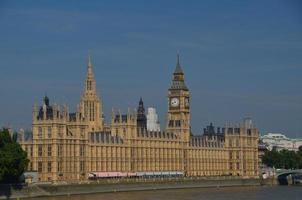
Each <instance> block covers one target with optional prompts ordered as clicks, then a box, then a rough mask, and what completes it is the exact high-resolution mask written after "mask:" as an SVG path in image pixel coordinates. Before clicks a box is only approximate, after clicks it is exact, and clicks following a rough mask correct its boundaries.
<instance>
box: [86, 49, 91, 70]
mask: <svg viewBox="0 0 302 200" xmlns="http://www.w3.org/2000/svg"><path fill="white" fill-rule="evenodd" d="M87 67H88V68H92V64H91V53H90V52H89V53H88V63H87Z"/></svg>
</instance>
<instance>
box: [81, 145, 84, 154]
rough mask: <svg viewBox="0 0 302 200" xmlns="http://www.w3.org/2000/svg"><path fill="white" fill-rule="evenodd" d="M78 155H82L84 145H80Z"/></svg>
mask: <svg viewBox="0 0 302 200" xmlns="http://www.w3.org/2000/svg"><path fill="white" fill-rule="evenodd" d="M80 156H84V145H81V146H80Z"/></svg>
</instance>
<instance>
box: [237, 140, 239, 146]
mask: <svg viewBox="0 0 302 200" xmlns="http://www.w3.org/2000/svg"><path fill="white" fill-rule="evenodd" d="M236 147H239V139H237V140H236Z"/></svg>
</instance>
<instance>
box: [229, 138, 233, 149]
mask: <svg viewBox="0 0 302 200" xmlns="http://www.w3.org/2000/svg"><path fill="white" fill-rule="evenodd" d="M232 146H233V141H232V139H230V140H229V147H232Z"/></svg>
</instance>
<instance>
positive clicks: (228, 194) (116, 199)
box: [35, 186, 302, 200]
mask: <svg viewBox="0 0 302 200" xmlns="http://www.w3.org/2000/svg"><path fill="white" fill-rule="evenodd" d="M35 199H41V200H68V199H72V200H138V199H143V200H169V199H171V200H172V199H173V200H220V199H223V200H237V199H238V200H242V199H244V200H270V199H273V200H285V199H286V200H301V199H302V187H300V186H262V187H260V186H259V187H257V186H255V187H225V188H194V189H173V190H153V191H137V192H118V193H98V194H85V195H72V196H57V197H44V198H41V197H40V198H35Z"/></svg>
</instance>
